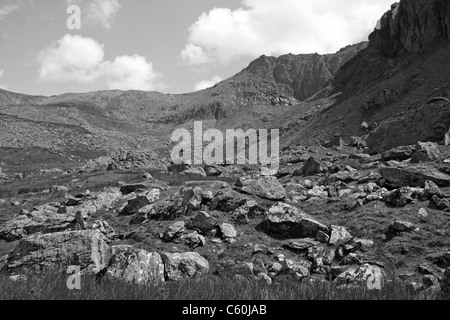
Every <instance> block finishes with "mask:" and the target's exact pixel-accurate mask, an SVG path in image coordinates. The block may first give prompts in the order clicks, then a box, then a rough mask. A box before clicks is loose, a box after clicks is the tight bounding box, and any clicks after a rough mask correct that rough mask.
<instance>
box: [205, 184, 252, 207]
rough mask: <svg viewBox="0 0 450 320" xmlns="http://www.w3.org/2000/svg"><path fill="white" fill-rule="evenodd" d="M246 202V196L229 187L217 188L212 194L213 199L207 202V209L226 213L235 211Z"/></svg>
mask: <svg viewBox="0 0 450 320" xmlns="http://www.w3.org/2000/svg"><path fill="white" fill-rule="evenodd" d="M246 203H247V198H245V197H243V196H242V195H240V194H239V193H237V192H236V191H234V190H232V189H230V188H226V189H222V190H219V191H218V192H217V193H216V194H215V195H214V198H213V200H212V201H211V202H210V203H209V209H210V210H211V211H214V210H217V211H222V212H227V213H228V212H233V211H235V210H236V209H238V208H240V207H242V206H244V205H245V204H246Z"/></svg>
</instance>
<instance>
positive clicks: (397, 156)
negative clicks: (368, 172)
mask: <svg viewBox="0 0 450 320" xmlns="http://www.w3.org/2000/svg"><path fill="white" fill-rule="evenodd" d="M414 151H415V147H414V146H400V147H396V148H393V149H391V150H388V151H385V152H383V154H382V155H381V160H382V161H391V160H394V161H405V160H408V159H410V158H411V157H412V155H413V153H414Z"/></svg>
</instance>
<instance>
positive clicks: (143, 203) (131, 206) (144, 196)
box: [120, 189, 160, 216]
mask: <svg viewBox="0 0 450 320" xmlns="http://www.w3.org/2000/svg"><path fill="white" fill-rule="evenodd" d="M159 196H160V190H159V189H152V190H147V191H145V192H143V193H141V194H139V195H137V196H136V197H135V198H133V199H131V200H129V201H128V203H127V205H126V206H125V207H124V208H123V209H122V210H121V211H120V216H131V215H135V214H137V213H139V210H140V209H142V208H144V207H147V206H148V205H151V204H153V203H155V202H156V201H157V200H158V199H159ZM141 214H142V213H141Z"/></svg>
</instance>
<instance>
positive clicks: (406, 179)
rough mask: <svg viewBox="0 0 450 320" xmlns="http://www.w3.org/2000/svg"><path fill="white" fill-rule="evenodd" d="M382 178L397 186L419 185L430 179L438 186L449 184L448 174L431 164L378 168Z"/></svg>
mask: <svg viewBox="0 0 450 320" xmlns="http://www.w3.org/2000/svg"><path fill="white" fill-rule="evenodd" d="M380 174H381V175H382V177H383V178H385V179H386V180H388V181H389V182H390V183H393V184H395V185H397V186H399V187H406V186H410V187H421V188H423V187H424V186H425V182H426V181H427V180H430V181H432V182H434V183H435V184H437V185H438V186H439V187H447V186H450V176H449V175H448V174H445V173H443V172H441V171H439V170H438V169H437V168H435V167H434V166H433V165H431V164H418V165H404V166H402V165H399V166H395V167H384V168H381V169H380Z"/></svg>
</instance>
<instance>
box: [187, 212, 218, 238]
mask: <svg viewBox="0 0 450 320" xmlns="http://www.w3.org/2000/svg"><path fill="white" fill-rule="evenodd" d="M216 224H217V221H216V219H214V218H213V217H212V216H211V215H210V214H209V213H208V212H206V211H199V212H198V213H197V214H196V215H195V217H194V218H192V219H191V220H190V221H189V223H188V224H187V227H188V228H189V229H192V230H198V231H200V232H201V233H207V232H209V231H211V230H213V229H214V228H215V227H216Z"/></svg>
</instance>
